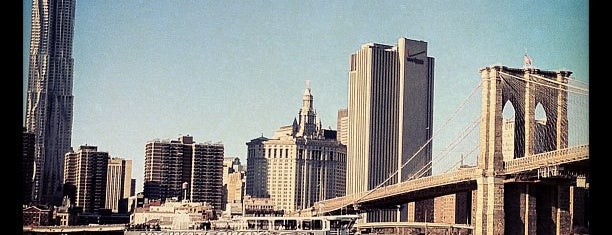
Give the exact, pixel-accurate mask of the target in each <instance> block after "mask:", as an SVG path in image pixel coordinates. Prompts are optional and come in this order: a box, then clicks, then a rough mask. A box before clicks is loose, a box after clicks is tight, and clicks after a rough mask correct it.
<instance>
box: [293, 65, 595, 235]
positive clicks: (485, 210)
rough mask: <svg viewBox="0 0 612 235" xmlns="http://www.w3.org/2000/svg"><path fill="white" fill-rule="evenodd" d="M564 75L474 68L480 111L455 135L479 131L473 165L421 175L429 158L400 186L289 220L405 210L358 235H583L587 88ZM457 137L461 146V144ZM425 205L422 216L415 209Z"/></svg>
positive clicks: (325, 204) (336, 201)
mask: <svg viewBox="0 0 612 235" xmlns="http://www.w3.org/2000/svg"><path fill="white" fill-rule="evenodd" d="M571 74H572V73H571V72H570V71H544V70H539V69H536V68H509V67H506V66H489V67H485V68H482V69H481V70H480V75H481V81H480V84H479V86H478V89H480V90H481V95H482V96H481V103H480V108H481V110H480V112H479V115H478V117H476V118H475V120H474V122H473V125H471V124H470V125H471V127H468V128H466V131H465V132H464V133H467V132H469V131H471V130H478V129H479V132H478V137H477V138H476V139H477V143H476V144H473V145H474V146H473V150H472V151H473V152H475V153H476V157H475V159H476V160H475V164H473V165H464V164H460V165H459V167H457V168H455V169H451V170H448V171H446V172H441V173H436V174H430V175H428V176H427V175H426V174H425V172H427V171H428V170H429V169H431V167H432V165H433V164H436V162H437V161H441V160H437V159H436V156H435V154H434V158H433V161H432V163H431V164H429V165H428V166H426V167H428V169H421V171H419V172H420V174H419V173H417V174H415V175H414V176H413V177H412V178H410V179H408V180H407V181H403V182H400V183H396V184H387V185H384V184H381V185H379V186H378V187H376V188H374V189H371V190H369V191H366V192H362V193H358V194H352V195H346V196H344V197H338V198H332V199H328V200H324V201H319V202H317V203H315V205H314V206H313V207H311V208H307V209H304V210H301V211H298V212H296V213H295V214H296V215H308V216H310V215H328V214H350V213H363V212H367V211H373V210H376V209H379V208H393V207H397V208H399V207H408V213H409V215H408V221H397V222H384V223H382V222H381V223H361V224H357V227H361V228H367V229H370V232H373V233H374V232H377V233H387V234H412V233H411V232H413V231H415V230H417V231H421V232H423V233H425V231H424V230H427V228H429V229H430V230H435V229H436V228H443V229H445V230H444V231H445V232H444V234H451V233H452V234H477V235H481V234H487V235H493V234H495V235H497V234H559V235H561V234H572V233H580V231H582V233H585V231H586V233H588V227H589V225H588V223H589V218H588V209H589V208H588V207H589V204H588V193H589V189H588V188H589V184H588V182H589V142H588V128H589V127H588V96H589V93H588V92H589V91H588V84H586V88H585V84H578V83H577V82H579V81H578V80H575V79H574V78H572V77H570V76H571ZM478 89H475V91H477V90H478ZM509 107H511V108H509ZM459 109H462V107H460V108H459ZM507 109H513V111H514V114H513V115H512V119H513V120H512V121H508V120H507V118H504V115H505V113H506V110H507ZM538 112H542V113H543V114H539V113H538ZM538 115H543V117H537V116H538ZM464 118H465V117H464ZM464 122H465V121H464ZM465 123H468V124H469V121H468V122H465ZM478 124H479V125H478ZM478 127H479V128H478ZM435 135H436V134H434V137H432V138H435ZM462 136H463V137H460V139H461V138H464V136H466V135H462ZM429 143H431V142H430V141H428V144H429ZM453 148H454V146H453ZM449 149H452V148H449ZM508 149H509V150H508ZM447 152H452V150H449V151H447ZM408 161H410V160H408ZM462 161H463V159H462ZM405 164H406V163H404V165H405ZM392 177H393V175H390V176H389V179H390V178H392ZM444 200H446V202H445V203H446V206H444V207H442V208H439V207H437V206H433V204H434V203H433V202H434V201H444ZM449 201H450V203H451V204H452V205H450V206H449V205H448V204H449ZM424 202H425V203H424ZM426 202H429V205H431V206H430V209H431V210H428V209H425V210H422V209H418V207H416V206H415V204H419V203H421V204H423V203H424V204H427V203H426ZM438 204H440V203H436V205H438ZM441 210H443V211H441ZM428 211H429V213H430V214H429V216H428V215H427V212H428ZM432 213H433V215H432Z"/></svg>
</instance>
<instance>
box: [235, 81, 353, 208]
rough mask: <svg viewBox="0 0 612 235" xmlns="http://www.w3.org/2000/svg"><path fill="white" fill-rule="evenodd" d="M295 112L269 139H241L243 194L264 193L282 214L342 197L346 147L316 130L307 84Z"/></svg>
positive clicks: (317, 123) (329, 134)
mask: <svg viewBox="0 0 612 235" xmlns="http://www.w3.org/2000/svg"><path fill="white" fill-rule="evenodd" d="M298 115H299V116H298V119H297V120H296V119H293V124H292V125H287V126H282V127H280V128H279V129H278V130H277V131H276V133H275V134H274V136H273V137H272V138H270V139H268V138H266V137H263V136H262V137H259V138H256V139H253V140H251V141H250V142H248V143H247V146H248V154H247V172H246V173H247V178H246V180H247V182H246V194H247V195H249V196H252V197H259V198H262V197H263V198H267V197H269V198H270V199H271V201H272V203H273V204H274V206H275V208H274V209H275V210H284V211H285V212H290V211H296V210H301V209H305V208H308V207H311V206H313V205H314V203H315V202H317V201H320V200H325V199H331V198H334V197H339V196H344V195H345V187H346V186H345V182H346V178H345V177H346V146H344V145H342V144H340V142H338V141H337V140H336V133H335V131H332V130H325V129H323V128H321V121H320V120H319V119H318V118H317V114H316V111H315V109H314V106H313V97H312V94H311V91H310V87H307V88H306V90H305V91H304V95H303V96H302V108H301V109H300V111H299V113H298Z"/></svg>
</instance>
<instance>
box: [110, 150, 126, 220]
mask: <svg viewBox="0 0 612 235" xmlns="http://www.w3.org/2000/svg"><path fill="white" fill-rule="evenodd" d="M131 187H132V160H129V159H123V158H118V157H114V158H111V159H109V160H108V173H107V177H106V203H105V205H106V208H107V209H111V211H112V212H115V213H117V212H119V201H120V200H121V199H124V198H129V197H130V196H132V195H131V192H132V189H131Z"/></svg>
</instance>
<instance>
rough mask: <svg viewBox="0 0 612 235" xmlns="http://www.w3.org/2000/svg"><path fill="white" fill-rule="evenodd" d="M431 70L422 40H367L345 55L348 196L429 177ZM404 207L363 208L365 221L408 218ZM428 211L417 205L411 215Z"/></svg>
mask: <svg viewBox="0 0 612 235" xmlns="http://www.w3.org/2000/svg"><path fill="white" fill-rule="evenodd" d="M433 72H434V58H432V57H428V56H427V43H426V42H423V41H415V40H410V39H406V38H400V39H399V40H398V42H397V45H394V46H390V45H382V44H377V43H368V44H364V45H362V46H361V49H360V50H358V51H357V52H355V53H354V54H352V55H351V56H350V60H349V89H348V92H349V94H348V144H347V177H346V179H347V183H346V187H347V188H346V191H347V195H350V194H356V193H361V192H365V191H368V190H371V189H374V188H376V187H377V186H379V185H381V184H383V185H392V184H396V183H399V182H403V181H406V180H409V179H411V178H418V177H422V176H428V175H431V169H427V168H424V167H425V166H426V165H427V164H428V163H429V162H431V143H429V144H427V143H428V140H429V139H430V138H431V135H432V121H433V84H434V83H433V78H434V76H433ZM422 146H425V147H424V148H423V149H422V150H421V151H419V149H421V147H422ZM413 156H414V157H413ZM409 159H411V160H410V161H409V162H408V160H409ZM406 162H408V163H407V164H406V166H403V167H402V165H404V163H406ZM396 171H398V174H395V175H393V173H394V172H396ZM387 179H388V180H387ZM430 206H431V208H433V202H431V205H430ZM407 208H409V206H407V205H404V206H402V207H400V209H399V210H398V209H387V210H386V209H381V210H379V211H374V212H368V213H367V215H366V219H367V221H368V222H396V221H407V219H408V217H409V216H408V212H407V211H408V209H407ZM410 208H412V207H410ZM428 209H430V208H424V207H423V206H421V205H420V203H417V205H416V209H414V210H415V211H416V213H415V215H414V217H413V218H415V220H417V221H418V220H421V219H423V217H422V216H420V215H419V213H422V214H427V212H428V211H427V210H428ZM429 214H430V215H431V212H430V213H429ZM429 217H432V216H429ZM424 219H427V218H424Z"/></svg>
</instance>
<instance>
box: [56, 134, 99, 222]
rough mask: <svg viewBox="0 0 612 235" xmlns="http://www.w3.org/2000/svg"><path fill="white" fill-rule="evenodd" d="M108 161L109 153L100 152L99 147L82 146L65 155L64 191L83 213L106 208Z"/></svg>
mask: <svg viewBox="0 0 612 235" xmlns="http://www.w3.org/2000/svg"><path fill="white" fill-rule="evenodd" d="M108 160H109V157H108V152H100V151H98V147H97V146H88V145H81V146H80V147H79V149H78V150H77V152H74V151H72V150H71V151H70V152H68V153H66V155H65V158H64V191H65V194H67V196H69V198H70V199H71V200H70V201H73V202H75V204H76V206H79V207H82V208H83V212H97V210H98V209H101V208H104V206H105V201H106V182H107V181H106V180H107V171H108Z"/></svg>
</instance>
